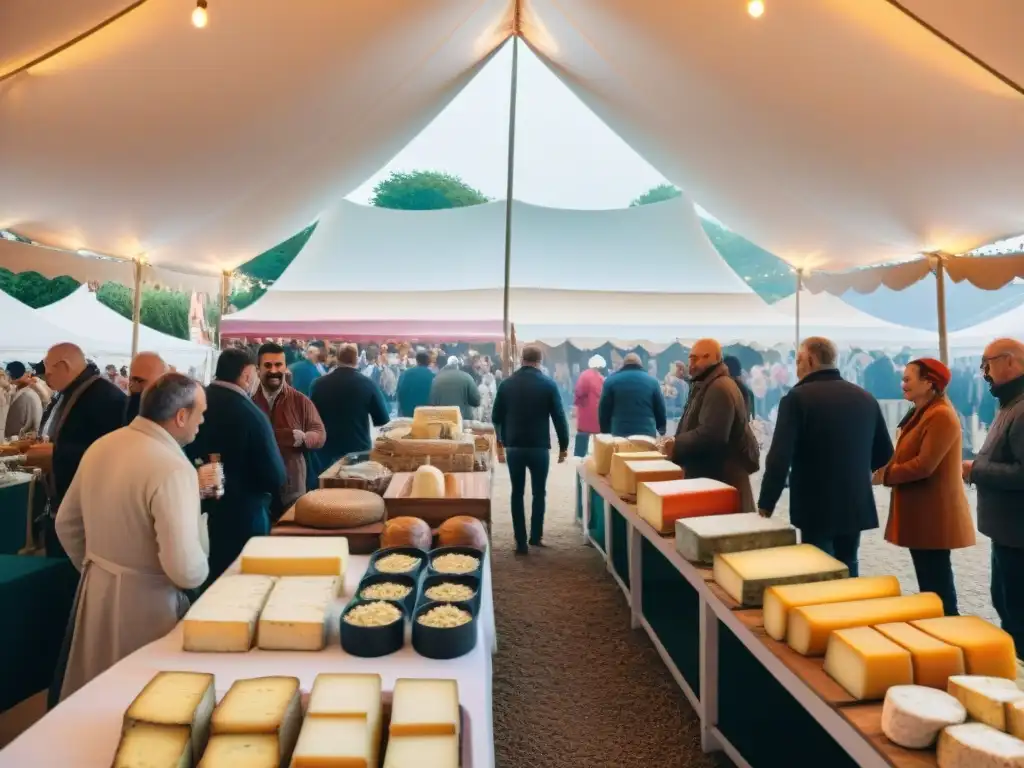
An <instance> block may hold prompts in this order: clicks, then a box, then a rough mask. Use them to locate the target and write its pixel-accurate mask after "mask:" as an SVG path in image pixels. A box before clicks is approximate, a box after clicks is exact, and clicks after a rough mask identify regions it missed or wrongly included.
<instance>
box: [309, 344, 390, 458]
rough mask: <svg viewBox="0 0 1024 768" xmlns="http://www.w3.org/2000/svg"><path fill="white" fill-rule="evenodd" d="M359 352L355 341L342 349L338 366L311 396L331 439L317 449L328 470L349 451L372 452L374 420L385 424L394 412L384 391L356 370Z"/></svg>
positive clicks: (375, 423) (324, 377)
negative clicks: (385, 397) (371, 426)
mask: <svg viewBox="0 0 1024 768" xmlns="http://www.w3.org/2000/svg"><path fill="white" fill-rule="evenodd" d="M358 362H359V351H358V350H357V349H356V347H355V346H354V345H352V344H346V345H344V346H343V347H342V348H341V349H339V350H338V367H337V368H335V369H334V370H333V371H331V372H330V373H329V374H327V375H326V376H322V377H321V378H319V379H317V380H316V382H314V384H313V394H312V395H311V396H310V399H311V400H312V401H313V405H315V406H316V410H317V412H318V413H319V414H320V419H321V420H322V421H323V423H324V428H325V429H326V430H327V442H326V443H325V444H324V447H323V448H321V449H320V450H319V451H318V452H317V464H318V466H319V467H321V468H322V469H324V470H325V469H327V468H328V467H330V466H331V465H332V464H333V463H334V462H336V461H337V460H338V459H340V458H341V457H342V456H344V455H345V454H347V453H355V452H357V451H368V450H370V448H372V447H373V441H372V440H371V439H370V421H371V420H372V421H373V424H374V426H376V427H382V426H384V425H385V424H387V423H388V418H389V416H390V414H389V413H388V404H387V402H386V401H385V400H384V393H383V392H381V390H380V387H378V386H377V385H376V384H374V383H373V381H372V380H371V379H370V378H369V377H367V376H363V375H362V374H361V373H360V372H359V371H358V370H356V364H357V363H358Z"/></svg>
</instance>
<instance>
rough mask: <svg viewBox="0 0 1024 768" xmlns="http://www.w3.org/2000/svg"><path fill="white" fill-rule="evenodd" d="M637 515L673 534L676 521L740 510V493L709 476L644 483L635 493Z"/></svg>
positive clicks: (657, 529)
mask: <svg viewBox="0 0 1024 768" xmlns="http://www.w3.org/2000/svg"><path fill="white" fill-rule="evenodd" d="M636 509H637V514H638V515H640V517H641V518H642V519H643V520H645V521H646V522H647V523H648V524H649V525H651V526H652V527H653V528H654V529H655V530H656V531H658V532H660V533H663V534H670V533H672V531H673V530H674V526H675V523H676V520H682V519H685V518H690V517H705V516H707V515H731V514H735V513H737V512H739V511H740V494H739V491H737V490H736V489H735V488H733V487H732V486H729V485H726V484H725V483H720V482H718V481H717V480H709V479H707V478H694V479H692V480H663V481H661V482H644V483H643V484H642V485H640V486H638V488H637V492H636Z"/></svg>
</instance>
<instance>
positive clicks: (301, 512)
mask: <svg viewBox="0 0 1024 768" xmlns="http://www.w3.org/2000/svg"><path fill="white" fill-rule="evenodd" d="M384 512H385V507H384V499H382V498H381V497H380V496H378V495H377V494H376V493H373V492H371V491H361V490H358V489H356V488H321V489H319V490H316V491H310V492H309V493H307V494H306V495H305V496H302V497H301V498H300V499H299V500H298V501H297V502H295V523H296V525H304V526H306V527H308V528H358V527H359V526H361V525H369V524H370V523H379V522H380V521H381V520H383V519H384Z"/></svg>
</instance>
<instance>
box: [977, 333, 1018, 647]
mask: <svg viewBox="0 0 1024 768" xmlns="http://www.w3.org/2000/svg"><path fill="white" fill-rule="evenodd" d="M981 370H982V371H983V372H984V374H985V380H986V381H987V382H988V383H989V387H990V388H991V389H992V394H993V395H994V396H995V398H996V399H997V400H998V401H999V411H998V413H997V414H996V417H995V421H993V422H992V428H991V429H990V430H989V433H988V437H987V438H986V439H985V444H984V445H983V446H982V447H981V450H980V451H978V454H977V456H975V457H974V460H973V461H965V462H964V464H963V475H964V481H966V482H968V483H973V484H974V485H975V486H976V487H977V489H978V530H979V531H981V532H982V533H983V534H985V535H986V536H988V537H989V538H991V539H992V605H993V606H994V607H995V609H996V613H998V614H999V619H1000V621H1001V622H1002V625H1003V629H1005V630H1006V631H1007V632H1009V633H1010V635H1011V636H1012V637H1013V642H1014V644H1015V645H1016V646H1017V655H1018V656H1020V654H1021V653H1022V652H1024V515H1022V514H1021V511H1022V510H1024V344H1021V343H1020V342H1019V341H1015V340H1013V339H997V340H996V341H993V342H992V343H991V344H989V345H988V346H987V347H986V348H985V354H984V355H983V356H982V358H981Z"/></svg>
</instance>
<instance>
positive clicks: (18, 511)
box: [0, 474, 32, 555]
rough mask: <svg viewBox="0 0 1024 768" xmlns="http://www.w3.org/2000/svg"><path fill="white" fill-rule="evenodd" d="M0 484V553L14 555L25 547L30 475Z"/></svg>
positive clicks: (30, 485)
mask: <svg viewBox="0 0 1024 768" xmlns="http://www.w3.org/2000/svg"><path fill="white" fill-rule="evenodd" d="M21 478H22V479H20V480H19V481H18V482H14V483H7V484H3V485H0V555H16V554H18V552H20V551H21V550H22V549H23V548H24V547H25V543H26V542H25V534H26V531H27V530H28V515H29V511H28V504H29V489H30V488H31V487H32V477H31V475H26V474H21Z"/></svg>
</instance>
